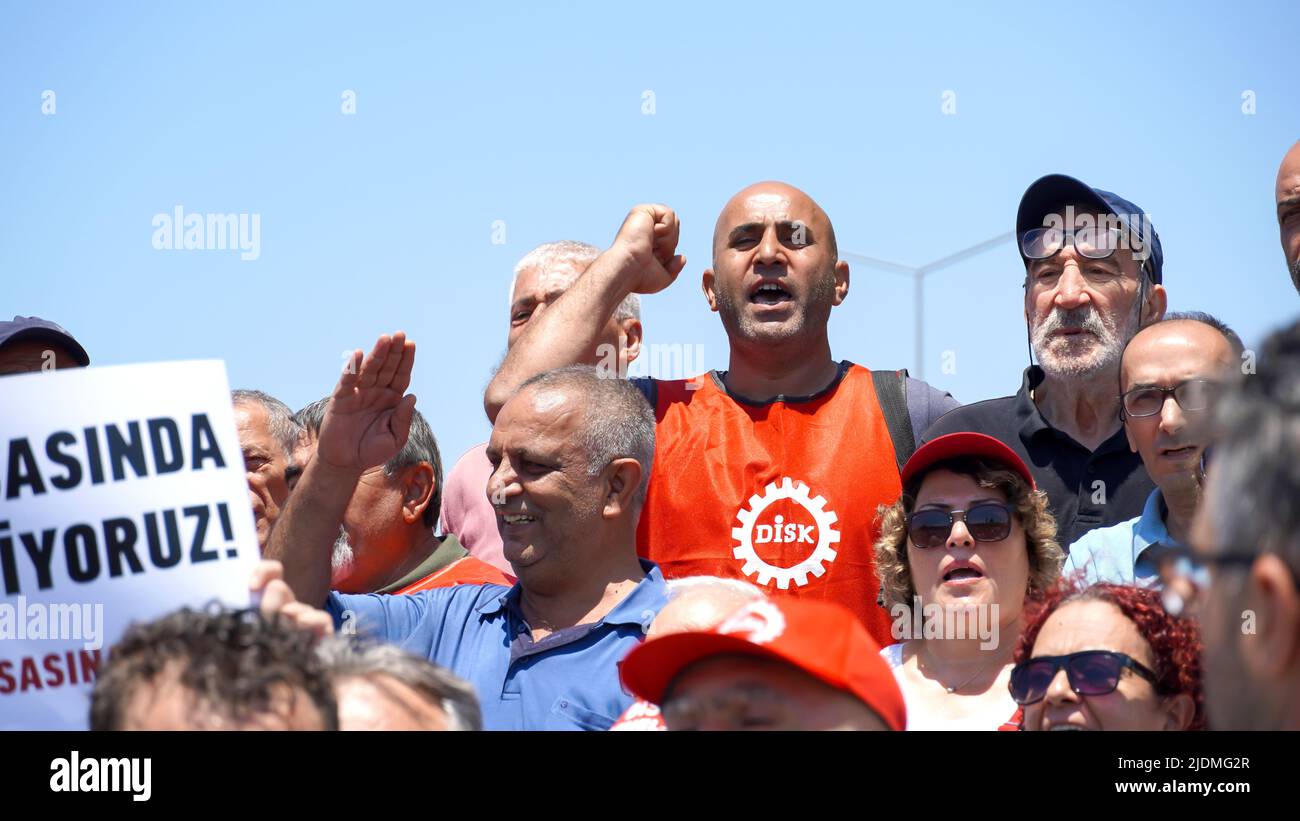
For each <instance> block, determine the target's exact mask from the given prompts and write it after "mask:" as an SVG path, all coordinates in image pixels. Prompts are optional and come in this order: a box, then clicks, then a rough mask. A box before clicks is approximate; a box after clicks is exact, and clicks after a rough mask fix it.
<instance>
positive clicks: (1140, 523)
mask: <svg viewBox="0 0 1300 821" xmlns="http://www.w3.org/2000/svg"><path fill="white" fill-rule="evenodd" d="M1168 510H1169V508H1168V507H1166V506H1165V499H1164V496H1162V495H1161V494H1160V489H1159V488H1156V489H1155V490H1153V491H1151V495H1150V496H1148V497H1147V502H1146V505H1144V506H1143V508H1142V515H1141V516H1139V517H1138V520H1137V524H1136V525H1135V526H1134V527H1133V566H1134V567H1135V568H1136V567H1137V566H1138V561H1139V560H1140V559H1141V557H1142V554H1143V553H1145V552H1146V551H1147V549H1148V548H1151V547H1155V546H1163V547H1181V545H1179V543H1178V542H1176V541H1174V540H1173V539H1172V538H1170V536H1169V528H1168V527H1166V526H1165V514H1166V513H1167V512H1168ZM1151 558H1152V559H1154V558H1155V557H1154V556H1152V557H1151Z"/></svg>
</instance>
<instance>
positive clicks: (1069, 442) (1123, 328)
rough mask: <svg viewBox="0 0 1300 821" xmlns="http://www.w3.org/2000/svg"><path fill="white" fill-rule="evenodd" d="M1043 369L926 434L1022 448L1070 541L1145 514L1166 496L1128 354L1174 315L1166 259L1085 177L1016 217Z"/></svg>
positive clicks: (1126, 211) (1031, 193)
mask: <svg viewBox="0 0 1300 821" xmlns="http://www.w3.org/2000/svg"><path fill="white" fill-rule="evenodd" d="M1016 234H1017V237H1018V239H1019V241H1020V256H1021V258H1022V259H1023V260H1024V263H1025V286H1024V287H1025V321H1026V323H1027V325H1028V333H1029V345H1030V349H1031V362H1032V361H1033V360H1032V358H1033V356H1036V357H1037V358H1038V362H1039V364H1037V365H1033V364H1031V365H1030V366H1029V367H1028V368H1027V369H1026V370H1025V373H1024V379H1023V381H1022V383H1021V386H1020V390H1019V391H1018V392H1017V393H1016V394H1015V395H1014V396H1006V397H1003V398H1001V399H990V400H987V401H984V402H976V403H975V404H972V405H967V406H965V407H962V408H957V409H956V410H953V411H951V412H949V413H948V414H946V415H944V416H943V417H942V418H940V419H939V420H938V421H937V422H935V423H934V425H932V426H931V427H930V429H929V430H927V431H926V432H925V435H924V437H923V441H929V440H930V439H934V438H935V437H938V436H942V435H943V434H946V433H954V432H957V431H976V432H979V433H986V434H988V435H990V436H994V437H997V438H998V439H1001V440H1002V441H1003V442H1006V443H1007V444H1008V445H1010V446H1011V447H1012V448H1013V449H1014V450H1015V451H1016V452H1017V453H1018V454H1019V455H1020V457H1021V458H1022V459H1024V461H1025V463H1026V464H1028V465H1029V468H1030V470H1032V471H1033V473H1034V478H1035V480H1036V482H1037V483H1038V486H1039V487H1040V488H1041V489H1042V490H1044V491H1045V492H1046V493H1047V495H1048V498H1049V499H1050V501H1051V508H1052V514H1053V515H1054V516H1055V517H1056V521H1057V524H1058V526H1059V528H1060V530H1059V537H1058V538H1059V541H1060V543H1061V544H1063V545H1065V544H1072V543H1074V542H1075V541H1076V540H1078V538H1079V537H1080V536H1082V535H1083V534H1084V533H1086V532H1087V531H1089V530H1091V529H1092V528H1095V527H1101V526H1108V525H1113V524H1118V523H1119V522H1123V521H1125V520H1127V519H1132V518H1133V517H1135V516H1138V515H1140V514H1141V513H1142V507H1143V504H1144V503H1145V501H1146V498H1147V497H1148V496H1149V495H1150V494H1151V491H1152V490H1154V488H1155V486H1154V485H1153V484H1152V482H1151V480H1150V478H1149V477H1148V476H1147V473H1146V470H1145V469H1144V468H1143V466H1142V460H1141V458H1140V457H1139V456H1138V455H1137V454H1135V453H1133V452H1132V451H1131V450H1130V449H1129V447H1128V442H1127V440H1126V439H1125V436H1124V431H1123V428H1122V425H1121V424H1120V417H1119V391H1118V388H1117V385H1118V378H1119V360H1120V354H1121V353H1122V352H1123V350H1124V345H1125V343H1126V342H1127V341H1128V340H1129V339H1131V338H1132V337H1133V335H1134V334H1136V333H1137V332H1138V330H1140V329H1141V328H1143V327H1145V326H1146V325H1149V324H1151V323H1152V322H1155V321H1157V320H1159V319H1160V318H1161V317H1162V316H1164V313H1165V304H1166V296H1165V289H1164V285H1163V284H1162V280H1163V268H1164V252H1163V249H1162V248H1161V247H1160V237H1159V235H1158V234H1157V233H1156V231H1155V228H1154V227H1153V226H1152V225H1151V220H1150V218H1149V217H1148V216H1147V214H1146V213H1145V212H1144V211H1143V210H1142V209H1141V208H1139V207H1138V206H1136V205H1134V204H1133V203H1131V202H1129V201H1128V200H1126V199H1124V198H1122V197H1120V196H1118V195H1116V194H1112V193H1111V192H1109V191H1103V190H1101V189H1099V188H1093V187H1091V186H1089V185H1086V184H1084V183H1083V182H1080V181H1079V180H1077V179H1074V178H1073V177H1067V176H1065V175H1063V174H1050V175H1048V176H1046V177H1043V178H1042V179H1039V180H1037V181H1036V182H1034V183H1033V184H1032V185H1030V186H1029V188H1028V190H1026V191H1025V194H1024V196H1023V197H1022V198H1021V200H1020V209H1019V212H1018V213H1017V215H1016Z"/></svg>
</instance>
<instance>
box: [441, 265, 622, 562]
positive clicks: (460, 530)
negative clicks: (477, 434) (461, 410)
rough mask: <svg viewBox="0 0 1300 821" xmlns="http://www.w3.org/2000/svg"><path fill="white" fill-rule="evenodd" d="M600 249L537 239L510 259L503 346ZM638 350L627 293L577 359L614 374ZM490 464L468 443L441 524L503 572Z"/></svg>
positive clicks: (483, 449)
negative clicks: (515, 259)
mask: <svg viewBox="0 0 1300 821" xmlns="http://www.w3.org/2000/svg"><path fill="white" fill-rule="evenodd" d="M598 256H600V249H599V248H597V247H596V246H594V245H588V244H587V243H585V242H575V241H573V240H560V241H558V242H548V243H545V244H543V245H539V246H537V247H536V248H534V249H533V250H531V251H529V252H528V253H527V254H524V256H523V258H522V259H520V260H519V262H518V264H516V265H515V273H514V279H513V281H512V282H511V285H510V326H509V331H508V333H507V335H506V348H507V350H509V348H510V347H512V346H513V345H514V344H515V342H516V341H517V340H518V339H519V338H520V337H521V336H523V333H524V331H525V330H527V328H528V323H529V322H530V321H531V320H533V319H535V318H537V317H538V316H541V314H542V312H544V311H545V310H546V309H547V308H548V307H549V306H550V305H551V304H552V303H553V302H555V300H557V299H559V298H560V296H561V295H562V294H563V293H564V292H565V291H566V290H567V289H568V287H569V286H570V285H572V284H573V283H574V281H576V280H577V279H578V277H579V276H581V275H582V272H583V271H586V270H587V266H589V265H591V263H592V261H593V260H595V259H596V257H598ZM640 352H641V298H640V297H639V296H638V295H636V294H628V296H627V298H626V299H624V300H623V301H622V302H621V303H619V305H618V307H617V308H616V309H615V310H614V313H613V315H612V316H610V317H609V320H608V321H607V322H606V323H605V326H604V329H603V331H602V333H601V334H600V337H599V339H598V340H597V344H596V346H595V347H593V348H592V350H591V351H590V355H589V356H588V357H587V358H586V359H584V360H582V361H583V362H584V363H585V364H588V365H599V366H601V367H603V368H608V369H609V370H610V371H611V372H612V371H613V369H614V367H615V366H617V368H618V373H619V374H625V373H626V372H627V367H628V365H629V364H630V363H631V362H632V361H633V360H635V359H636V358H637V355H638V354H640ZM491 473H492V465H491V464H490V463H489V462H488V459H487V442H481V443H479V444H477V445H475V446H474V447H472V448H470V449H469V450H468V451H466V452H465V453H464V455H462V456H461V457H460V459H459V460H457V462H456V464H455V466H454V467H452V469H451V473H449V474H448V475H447V483H446V486H445V487H444V488H443V494H442V528H443V530H444V531H445V532H447V533H454V534H456V537H457V538H458V539H460V543H461V544H462V545H463V546H464V547H465V549H466V550H468V551H469V553H470V555H471V556H473V557H475V558H477V559H479V560H481V561H484V562H487V563H488V564H490V565H492V566H493V567H495V568H497V569H498V570H500V571H502V572H503V573H507V574H512V575H513V573H514V571H513V570H512V569H511V567H510V563H509V562H507V561H506V560H505V557H504V556H503V555H502V554H501V536H500V534H499V533H497V524H496V518H497V517H496V512H495V511H494V510H493V509H492V503H491V501H489V500H488V497H487V495H486V494H485V493H484V492H483V488H484V487H485V486H486V485H487V480H488V476H490V475H491Z"/></svg>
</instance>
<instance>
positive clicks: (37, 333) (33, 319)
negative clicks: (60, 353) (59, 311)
mask: <svg viewBox="0 0 1300 821" xmlns="http://www.w3.org/2000/svg"><path fill="white" fill-rule="evenodd" d="M24 341H30V342H50V343H53V344H55V345H58V346H60V347H62V348H65V349H67V351H68V353H70V354H72V358H73V359H75V360H76V361H77V364H78V365H81V366H82V367H85V366H86V365H89V364H90V354H88V353H86V349H85V348H83V347H81V343H80V342H78V341H77V340H76V337H74V336H73V335H72V334H70V333H68V332H67V330H65V329H64V328H63V327H61V326H60V325H58V324H56V323H54V322H51V321H49V320H48V319H41V318H40V317H38V316H16V317H14V318H13V321H12V322H0V348H3V347H4V346H5V345H8V344H9V343H11V342H24Z"/></svg>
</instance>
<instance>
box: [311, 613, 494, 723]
mask: <svg viewBox="0 0 1300 821" xmlns="http://www.w3.org/2000/svg"><path fill="white" fill-rule="evenodd" d="M316 653H317V655H318V656H319V657H320V659H321V661H323V662H324V664H325V669H326V673H327V674H328V675H329V677H330V679H332V680H333V681H334V682H336V683H337V682H338V681H339V680H341V679H348V678H368V677H370V676H391V677H392V678H394V679H396V680H398V681H400V682H401V683H402V684H405V685H406V686H407V687H410V688H411V689H412V690H415V691H416V692H417V693H419V694H420V695H422V696H424V697H425V698H426V699H428V700H429V701H432V702H433V703H435V704H437V705H438V707H439V708H441V709H442V711H443V712H444V713H446V714H447V718H448V719H449V720H450V723H451V729H452V730H481V729H483V716H482V712H481V710H480V708H479V703H478V696H476V695H475V693H474V688H473V687H471V686H470V685H469V684H468V683H467V682H466V681H464V680H463V679H461V678H460V677H458V676H456V675H454V674H452V673H451V672H450V671H448V670H445V669H443V668H442V667H439V666H437V665H436V664H433V663H432V662H430V661H428V660H427V659H424V658H421V657H419V656H413V655H411V654H410V653H407V652H405V651H404V650H401V649H400V648H398V647H397V646H396V645H393V644H381V643H378V642H374V641H369V640H364V639H358V638H357V637H356V636H345V635H336V636H332V637H330V638H328V639H326V640H324V641H322V642H321V643H320V645H319V646H318V647H317V649H316Z"/></svg>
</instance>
